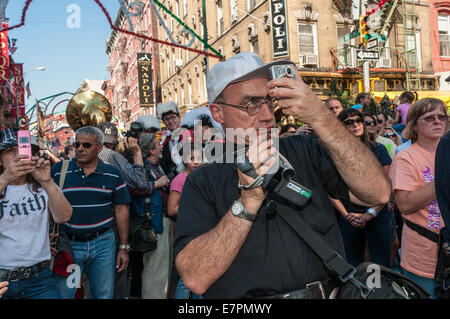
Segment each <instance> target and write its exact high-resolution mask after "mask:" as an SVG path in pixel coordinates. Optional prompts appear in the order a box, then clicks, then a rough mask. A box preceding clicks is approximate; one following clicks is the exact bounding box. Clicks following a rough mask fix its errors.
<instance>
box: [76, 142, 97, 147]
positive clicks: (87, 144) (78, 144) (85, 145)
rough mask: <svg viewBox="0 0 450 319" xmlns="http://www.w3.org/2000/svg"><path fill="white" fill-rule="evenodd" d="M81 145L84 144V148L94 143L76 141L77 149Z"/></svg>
mask: <svg viewBox="0 0 450 319" xmlns="http://www.w3.org/2000/svg"><path fill="white" fill-rule="evenodd" d="M81 145H83V148H85V149H89V148H91V147H92V145H93V144H92V143H88V142H84V143H79V142H76V143H75V148H76V149H79V148H80V146H81Z"/></svg>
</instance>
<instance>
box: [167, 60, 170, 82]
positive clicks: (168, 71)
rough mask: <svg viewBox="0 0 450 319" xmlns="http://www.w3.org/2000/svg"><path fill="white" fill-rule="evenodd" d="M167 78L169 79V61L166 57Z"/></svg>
mask: <svg viewBox="0 0 450 319" xmlns="http://www.w3.org/2000/svg"><path fill="white" fill-rule="evenodd" d="M166 62H167V78H170V59H169V58H168V57H167V59H166Z"/></svg>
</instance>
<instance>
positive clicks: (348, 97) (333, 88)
mask: <svg viewBox="0 0 450 319" xmlns="http://www.w3.org/2000/svg"><path fill="white" fill-rule="evenodd" d="M325 95H327V96H329V97H335V98H337V99H338V100H339V101H341V104H342V107H343V108H344V109H347V108H349V107H350V106H352V105H354V104H355V103H354V102H355V98H354V97H353V96H352V94H351V92H350V90H345V89H344V87H338V85H337V79H333V80H332V81H331V83H330V88H329V89H328V90H327V91H326V92H325Z"/></svg>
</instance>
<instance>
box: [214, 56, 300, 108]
mask: <svg viewBox="0 0 450 319" xmlns="http://www.w3.org/2000/svg"><path fill="white" fill-rule="evenodd" d="M280 64H295V63H294V62H292V61H289V60H279V61H275V62H272V63H269V64H264V62H263V61H262V60H261V58H260V57H259V56H258V55H257V54H255V53H253V52H242V53H239V54H236V55H235V56H232V57H231V58H229V59H228V60H226V61H224V62H220V63H217V64H216V65H214V66H213V67H212V68H211V70H210V71H209V72H208V75H207V81H206V82H207V83H206V88H207V90H208V103H212V102H214V101H215V100H216V98H217V97H218V96H219V95H220V94H221V93H222V92H223V90H225V88H226V87H227V86H228V85H230V84H232V83H237V82H242V81H247V80H251V79H256V78H269V79H271V78H272V75H271V74H270V70H269V69H270V67H272V66H274V65H280Z"/></svg>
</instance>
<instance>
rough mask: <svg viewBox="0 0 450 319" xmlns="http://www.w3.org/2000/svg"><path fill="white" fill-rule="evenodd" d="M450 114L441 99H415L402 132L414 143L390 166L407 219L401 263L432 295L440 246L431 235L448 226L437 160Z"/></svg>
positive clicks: (398, 198)
mask: <svg viewBox="0 0 450 319" xmlns="http://www.w3.org/2000/svg"><path fill="white" fill-rule="evenodd" d="M447 117H448V116H447V114H446V108H445V105H444V103H443V102H442V101H441V100H438V99H432V98H426V99H422V100H419V101H418V102H416V103H414V104H413V105H412V106H411V108H410V109H409V112H408V117H407V123H406V127H405V130H404V132H403V135H404V137H405V138H408V139H410V140H411V141H412V145H411V146H410V147H409V148H407V149H405V150H403V151H401V152H400V153H398V154H397V155H396V157H395V159H394V162H393V163H392V166H391V170H390V177H391V179H392V189H393V192H394V196H395V199H396V202H397V206H398V208H399V210H400V211H401V212H402V216H403V219H404V221H405V224H404V226H403V232H402V241H401V242H402V249H401V263H400V265H401V267H402V271H403V272H404V274H405V275H406V276H407V277H409V278H411V279H412V280H414V281H415V282H417V283H418V284H420V285H421V286H423V287H424V288H425V289H426V290H427V291H428V292H429V293H430V294H431V295H432V296H435V295H434V288H435V285H436V284H435V282H434V280H433V278H434V272H435V269H436V264H437V249H438V247H437V244H436V242H434V241H432V240H430V239H429V238H431V237H432V234H438V233H439V230H440V229H441V228H443V227H444V226H445V225H444V221H443V220H442V216H441V213H440V210H439V206H438V203H437V200H436V190H435V183H434V160H435V154H436V149H437V146H438V144H439V141H440V139H441V137H442V136H443V135H444V134H445V132H446V131H447ZM418 231H420V232H422V233H423V234H428V236H427V237H425V236H423V235H421V234H419V232H418ZM430 233H431V235H430Z"/></svg>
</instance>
